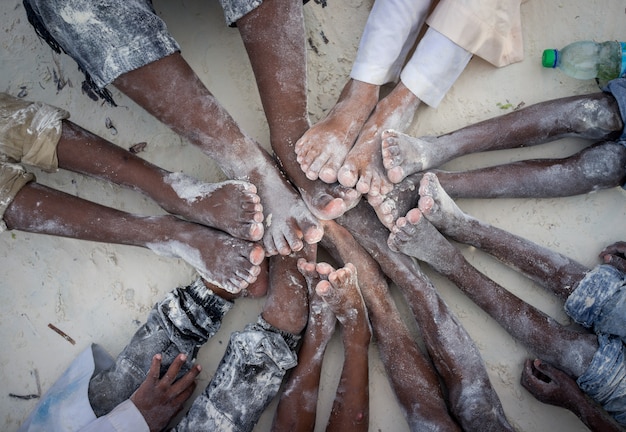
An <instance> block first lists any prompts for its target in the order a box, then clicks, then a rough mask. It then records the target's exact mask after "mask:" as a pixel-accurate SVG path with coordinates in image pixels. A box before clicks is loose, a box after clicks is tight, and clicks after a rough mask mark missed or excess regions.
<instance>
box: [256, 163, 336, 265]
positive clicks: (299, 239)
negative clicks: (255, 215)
mask: <svg viewBox="0 0 626 432" xmlns="http://www.w3.org/2000/svg"><path fill="white" fill-rule="evenodd" d="M250 181H251V182H252V183H254V184H256V186H257V188H258V190H259V195H260V196H261V202H262V204H263V211H264V213H265V235H264V236H263V244H264V246H265V252H266V254H267V255H268V256H271V255H276V254H280V255H289V254H290V253H292V252H297V251H300V250H302V248H303V247H304V243H303V240H304V242H306V243H307V244H314V243H317V242H319V241H320V240H321V239H322V237H323V236H324V229H323V227H322V225H321V223H320V221H319V220H317V218H316V217H315V216H313V214H312V213H311V211H310V210H309V209H308V207H307V205H306V204H305V203H304V201H303V200H302V198H301V197H300V196H299V195H298V193H297V192H296V191H295V189H294V188H293V187H292V186H291V184H290V183H289V182H288V181H287V179H286V178H285V177H284V175H283V174H282V172H281V171H280V170H279V169H277V168H276V167H274V166H266V169H265V170H264V171H263V172H261V170H260V169H257V168H255V169H254V170H253V172H252V173H251V174H250Z"/></svg>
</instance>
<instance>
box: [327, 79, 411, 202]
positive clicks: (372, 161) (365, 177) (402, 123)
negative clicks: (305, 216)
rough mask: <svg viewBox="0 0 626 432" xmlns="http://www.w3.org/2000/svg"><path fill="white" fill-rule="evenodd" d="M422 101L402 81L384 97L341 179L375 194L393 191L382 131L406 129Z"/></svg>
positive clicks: (366, 125)
mask: <svg viewBox="0 0 626 432" xmlns="http://www.w3.org/2000/svg"><path fill="white" fill-rule="evenodd" d="M419 103H420V101H419V99H418V98H417V97H416V96H415V95H414V94H413V93H411V92H410V91H409V90H408V89H407V88H406V87H404V85H403V84H402V83H399V84H398V85H397V86H396V87H395V88H394V90H393V91H392V92H391V93H390V94H389V95H388V96H387V97H385V98H383V99H381V101H380V102H378V104H377V105H376V108H375V109H374V112H373V113H372V115H371V116H370V117H369V119H368V120H367V122H366V123H365V125H364V126H363V129H361V133H360V134H359V137H358V139H357V141H356V143H355V144H354V146H353V147H352V149H351V150H350V151H349V152H348V155H347V156H346V159H345V161H344V163H343V165H342V166H341V168H340V169H339V173H338V175H337V177H338V180H339V183H341V184H342V185H344V186H346V187H356V190H357V191H359V192H361V193H362V194H368V195H372V196H376V195H386V194H387V193H389V192H391V190H392V189H393V184H392V183H391V182H390V181H389V179H388V178H387V173H386V172H385V167H384V166H383V160H382V155H381V151H380V149H381V141H380V140H381V138H380V133H381V131H383V130H385V129H399V130H404V129H406V128H407V127H408V125H409V124H410V122H411V120H412V119H413V115H414V114H415V110H417V107H418V106H419Z"/></svg>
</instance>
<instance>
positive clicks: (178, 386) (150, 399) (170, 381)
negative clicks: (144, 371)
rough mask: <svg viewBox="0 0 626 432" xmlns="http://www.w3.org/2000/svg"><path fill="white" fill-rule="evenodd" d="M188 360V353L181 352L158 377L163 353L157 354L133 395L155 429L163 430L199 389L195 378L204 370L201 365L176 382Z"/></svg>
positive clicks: (153, 431) (145, 417)
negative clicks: (163, 373)
mask: <svg viewBox="0 0 626 432" xmlns="http://www.w3.org/2000/svg"><path fill="white" fill-rule="evenodd" d="M186 360H187V356H186V355H185V354H179V355H178V356H177V357H176V358H175V359H174V361H173V362H172V364H171V365H170V367H169V369H168V370H167V372H166V373H165V375H163V378H159V371H160V369H161V354H156V355H155V356H154V357H153V358H152V364H151V365H150V370H149V371H148V375H147V376H146V379H145V381H144V382H143V383H141V385H140V386H139V388H138V389H137V391H135V393H133V395H132V396H131V397H130V400H131V401H132V402H133V403H134V404H135V406H136V407H137V409H138V410H139V412H140V413H141V415H143V418H144V419H145V420H146V423H148V426H149V427H150V431H152V432H155V431H160V430H163V429H164V428H165V427H166V426H167V424H168V423H169V422H170V420H171V419H172V418H173V417H174V416H175V415H176V414H178V412H179V411H180V410H181V409H182V408H183V405H184V403H185V402H186V401H187V399H189V397H190V396H191V395H192V393H193V391H194V390H195V388H196V382H195V380H196V377H197V376H198V374H199V373H200V371H201V370H202V367H201V366H200V365H196V366H194V367H193V368H191V370H190V371H189V372H187V373H186V374H185V375H184V376H183V377H182V378H180V379H179V380H178V381H176V382H174V380H175V379H176V376H177V375H178V372H179V371H180V368H181V367H182V365H183V364H185V361H186Z"/></svg>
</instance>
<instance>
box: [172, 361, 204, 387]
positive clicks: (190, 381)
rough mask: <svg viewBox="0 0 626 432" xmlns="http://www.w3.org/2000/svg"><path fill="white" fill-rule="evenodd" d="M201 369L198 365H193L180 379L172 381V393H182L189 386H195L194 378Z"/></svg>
mask: <svg viewBox="0 0 626 432" xmlns="http://www.w3.org/2000/svg"><path fill="white" fill-rule="evenodd" d="M201 371H202V367H201V366H200V365H195V366H194V367H192V368H191V369H190V370H189V372H187V373H186V374H185V375H184V376H183V377H182V378H181V379H179V380H178V381H176V383H174V385H173V386H172V389H173V391H174V393H175V394H182V393H183V392H185V391H186V390H187V389H188V388H189V387H195V385H196V378H197V377H198V375H200V372H201Z"/></svg>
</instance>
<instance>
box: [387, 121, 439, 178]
mask: <svg viewBox="0 0 626 432" xmlns="http://www.w3.org/2000/svg"><path fill="white" fill-rule="evenodd" d="M381 139H382V144H381V145H382V155H383V166H384V167H385V169H386V170H387V178H389V180H390V181H391V182H392V183H400V182H401V181H402V180H403V179H404V178H405V177H406V176H408V175H411V174H414V173H417V172H420V171H424V170H427V169H429V168H433V167H436V166H437V165H439V164H440V161H438V160H437V157H438V153H437V148H436V146H435V144H436V140H437V138H436V137H434V136H423V137H420V138H414V137H412V136H409V135H406V134H403V133H401V132H398V131H395V130H390V129H387V130H385V131H383V133H382V135H381Z"/></svg>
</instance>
